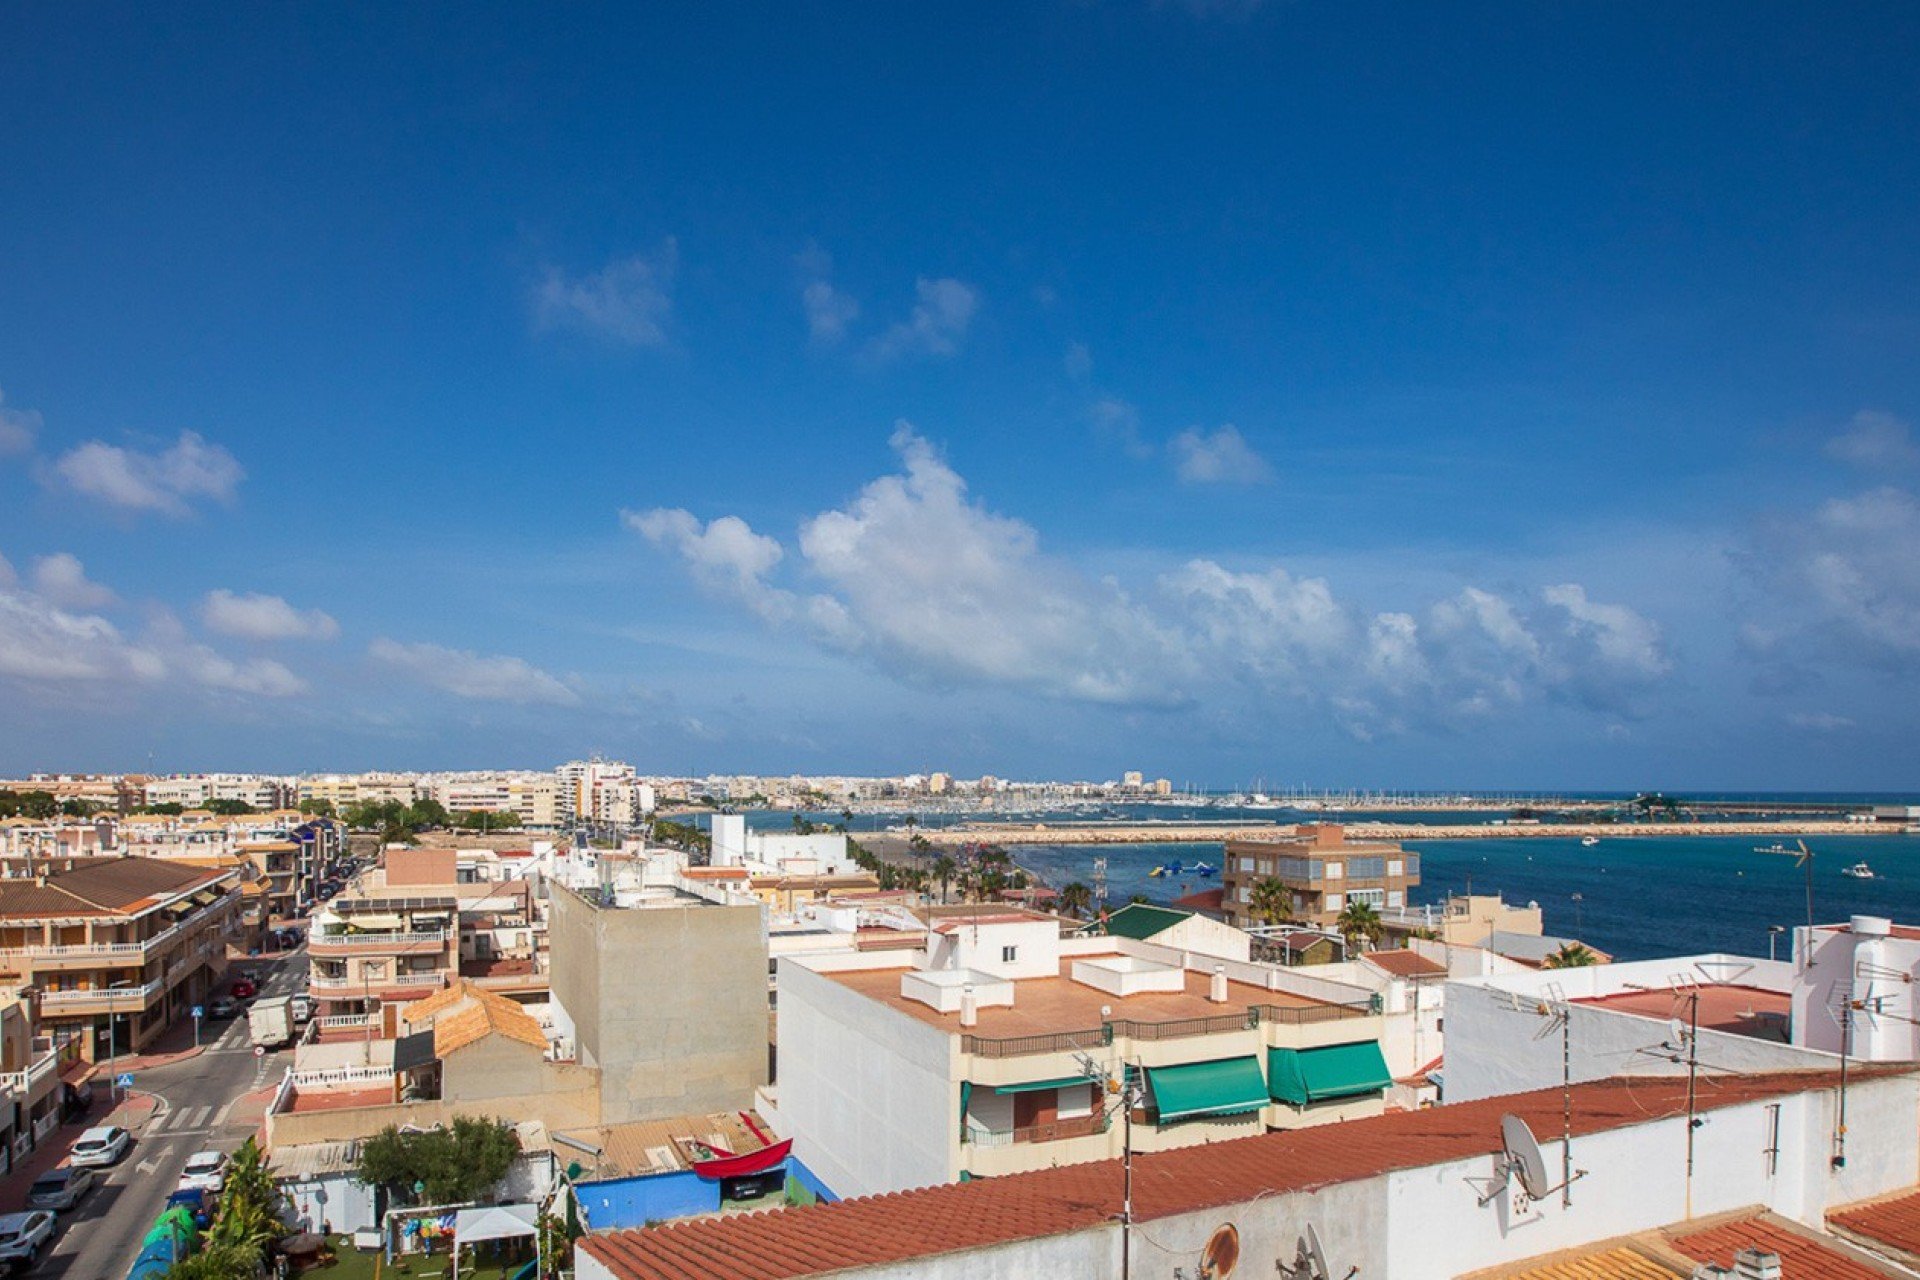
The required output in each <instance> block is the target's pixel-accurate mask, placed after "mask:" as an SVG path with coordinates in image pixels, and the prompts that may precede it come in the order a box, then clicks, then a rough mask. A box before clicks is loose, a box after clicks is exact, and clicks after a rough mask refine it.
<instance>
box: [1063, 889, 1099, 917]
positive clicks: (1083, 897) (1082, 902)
mask: <svg viewBox="0 0 1920 1280" xmlns="http://www.w3.org/2000/svg"><path fill="white" fill-rule="evenodd" d="M1092 906H1093V890H1092V889H1089V888H1088V887H1087V886H1086V885H1084V884H1082V883H1081V882H1080V881H1078V880H1075V881H1074V882H1073V883H1072V884H1070V885H1067V886H1065V887H1064V888H1062V889H1061V890H1060V909H1061V910H1062V911H1064V912H1066V913H1067V914H1068V915H1070V916H1076V917H1077V916H1084V915H1086V914H1087V911H1088V910H1089V909H1090V908H1091V907H1092Z"/></svg>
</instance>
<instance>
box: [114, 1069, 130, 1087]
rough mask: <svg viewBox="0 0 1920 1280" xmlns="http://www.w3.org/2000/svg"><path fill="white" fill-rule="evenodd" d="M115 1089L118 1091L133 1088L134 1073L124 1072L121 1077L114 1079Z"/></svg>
mask: <svg viewBox="0 0 1920 1280" xmlns="http://www.w3.org/2000/svg"><path fill="white" fill-rule="evenodd" d="M113 1087H114V1088H116V1089H131V1088H133V1072H131V1071H122V1072H121V1073H120V1074H119V1075H117V1076H115V1077H114V1078H113Z"/></svg>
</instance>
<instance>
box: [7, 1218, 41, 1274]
mask: <svg viewBox="0 0 1920 1280" xmlns="http://www.w3.org/2000/svg"><path fill="white" fill-rule="evenodd" d="M52 1238H53V1215H52V1214H50V1213H48V1212H47V1211H46V1210H44V1209H39V1210H34V1211H32V1212H30V1213H9V1214H7V1215H6V1216H5V1217H3V1218H0V1263H8V1264H14V1263H18V1264H21V1265H24V1266H29V1267H30V1266H32V1265H33V1264H34V1263H36V1262H38V1261H39V1260H40V1248H41V1246H42V1245H44V1244H46V1243H47V1241H49V1240H51V1239H52Z"/></svg>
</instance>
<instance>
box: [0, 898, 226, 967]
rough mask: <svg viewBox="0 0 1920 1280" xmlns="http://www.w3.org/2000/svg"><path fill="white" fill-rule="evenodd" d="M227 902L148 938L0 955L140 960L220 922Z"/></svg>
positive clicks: (0, 952) (38, 946)
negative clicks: (183, 937) (202, 928)
mask: <svg viewBox="0 0 1920 1280" xmlns="http://www.w3.org/2000/svg"><path fill="white" fill-rule="evenodd" d="M228 905H229V904H228V903H217V904H215V905H213V906H210V907H209V908H208V909H207V910H205V911H203V912H201V913H200V914H198V915H195V916H192V917H190V918H188V919H186V920H182V921H181V922H180V923H179V924H176V925H169V926H168V927H167V928H165V929H162V930H161V931H160V932H159V933H156V934H154V935H153V936H152V937H151V938H142V939H140V940H139V941H137V942H63V943H53V944H44V943H35V944H32V945H29V946H24V947H0V957H7V958H14V957H18V958H23V959H49V960H93V959H100V960H140V961H145V960H147V959H149V958H151V957H152V955H153V954H154V952H156V951H159V950H162V949H164V948H165V947H166V946H168V945H169V944H170V943H172V942H173V941H175V940H176V939H178V938H179V937H181V936H182V935H183V934H188V933H192V932H194V931H196V930H198V929H200V928H201V927H202V926H204V925H208V924H219V923H222V922H223V921H224V920H225V919H226V917H227V916H228V915H229V914H230V913H229V910H228Z"/></svg>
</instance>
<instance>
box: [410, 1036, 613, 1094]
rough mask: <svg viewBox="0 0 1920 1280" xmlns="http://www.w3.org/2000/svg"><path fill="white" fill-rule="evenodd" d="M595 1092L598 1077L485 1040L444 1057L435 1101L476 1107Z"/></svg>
mask: <svg viewBox="0 0 1920 1280" xmlns="http://www.w3.org/2000/svg"><path fill="white" fill-rule="evenodd" d="M583 1089H592V1090H594V1091H595V1092H596V1093H597V1092H598V1090H599V1076H598V1075H597V1074H596V1073H595V1072H594V1071H593V1070H592V1069H591V1068H588V1067H582V1066H577V1065H575V1064H572V1063H565V1062H549V1061H547V1058H546V1055H545V1054H543V1053H542V1052H541V1051H540V1050H538V1049H536V1048H534V1047H533V1046H532V1045H530V1044H521V1043H520V1042H519V1041H518V1040H508V1039H507V1038H506V1037H504V1036H489V1037H487V1038H486V1039H485V1040H480V1041H476V1042H475V1043H473V1044H470V1045H468V1046H467V1047H466V1048H464V1049H461V1050H458V1051H457V1052H455V1053H453V1054H452V1055H450V1056H449V1057H447V1058H446V1059H445V1060H444V1061H443V1062H442V1063H441V1065H440V1097H441V1099H442V1100H443V1101H445V1102H450V1103H466V1102H481V1101H485V1100H487V1099H490V1098H518V1097H528V1096H533V1095H538V1094H546V1093H575V1092H578V1091H580V1090H583Z"/></svg>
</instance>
